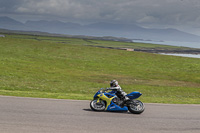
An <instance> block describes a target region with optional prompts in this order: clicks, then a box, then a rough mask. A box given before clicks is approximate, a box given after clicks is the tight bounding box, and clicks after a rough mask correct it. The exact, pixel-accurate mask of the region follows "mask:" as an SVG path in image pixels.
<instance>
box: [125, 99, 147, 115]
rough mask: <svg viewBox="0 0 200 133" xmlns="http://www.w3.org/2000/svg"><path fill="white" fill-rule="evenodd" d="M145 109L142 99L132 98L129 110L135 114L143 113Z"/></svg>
mask: <svg viewBox="0 0 200 133" xmlns="http://www.w3.org/2000/svg"><path fill="white" fill-rule="evenodd" d="M144 109H145V106H144V103H143V102H141V101H140V100H132V101H131V103H130V104H129V106H128V110H129V111H130V112H131V113H133V114H141V113H142V112H143V111H144Z"/></svg>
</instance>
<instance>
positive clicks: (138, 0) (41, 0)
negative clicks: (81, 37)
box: [0, 0, 200, 35]
mask: <svg viewBox="0 0 200 133" xmlns="http://www.w3.org/2000/svg"><path fill="white" fill-rule="evenodd" d="M0 16H8V17H12V18H14V19H16V20H19V21H21V22H25V21H26V20H41V19H46V20H60V21H64V22H77V23H80V24H87V23H93V22H113V23H125V24H129V23H136V24H138V25H140V26H143V27H147V28H176V29H179V30H182V31H186V32H189V33H193V34H198V35H200V0H0Z"/></svg>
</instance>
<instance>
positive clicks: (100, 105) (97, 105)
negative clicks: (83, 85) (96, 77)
mask: <svg viewBox="0 0 200 133" xmlns="http://www.w3.org/2000/svg"><path fill="white" fill-rule="evenodd" d="M90 108H91V109H92V110H94V111H104V110H105V108H106V104H105V102H104V101H102V100H99V102H97V99H94V100H92V101H91V102H90Z"/></svg>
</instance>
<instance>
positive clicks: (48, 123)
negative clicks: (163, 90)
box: [0, 96, 200, 133]
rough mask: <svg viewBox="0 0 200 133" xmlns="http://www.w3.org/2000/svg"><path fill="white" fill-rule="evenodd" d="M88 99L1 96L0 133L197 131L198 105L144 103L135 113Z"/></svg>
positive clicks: (198, 127)
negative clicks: (106, 108) (93, 106)
mask: <svg viewBox="0 0 200 133" xmlns="http://www.w3.org/2000/svg"><path fill="white" fill-rule="evenodd" d="M89 102H90V101H75V100H53V99H35V98H20V97H5V96H0V133H100V132H109V133H122V132H124V133H200V105H173V104H172V105H171V104H145V105H146V110H145V111H144V112H143V113H142V114H141V115H136V114H131V113H113V112H112V113H111V112H94V111H91V110H90V107H89Z"/></svg>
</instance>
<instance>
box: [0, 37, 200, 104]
mask: <svg viewBox="0 0 200 133" xmlns="http://www.w3.org/2000/svg"><path fill="white" fill-rule="evenodd" d="M88 45H98V46H99V45H102V46H111V45H112V46H116V45H117V46H118V47H122V46H130V47H131V48H136V47H141V46H142V47H146V48H152V47H165V48H167V49H169V48H172V49H173V48H175V49H177V48H180V47H172V46H161V45H154V44H140V43H128V42H114V41H98V40H88V39H87V40H85V39H78V38H64V37H45V36H33V35H6V37H5V38H0V70H1V71H0V81H1V82H0V95H12V96H26V97H42V98H44V97H45V98H60V99H62V98H64V99H92V97H93V95H94V93H95V92H96V91H97V90H98V89H99V88H105V87H109V82H110V80H112V79H116V80H118V81H119V83H120V85H121V87H122V88H123V90H124V91H126V92H127V93H129V92H132V91H140V92H142V93H143V96H142V97H141V98H140V99H141V100H142V101H144V102H154V103H194V104H199V103H200V95H199V94H200V59H195V58H186V57H174V56H168V55H159V54H151V53H143V52H128V51H125V50H116V49H105V48H99V47H89V46H88Z"/></svg>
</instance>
